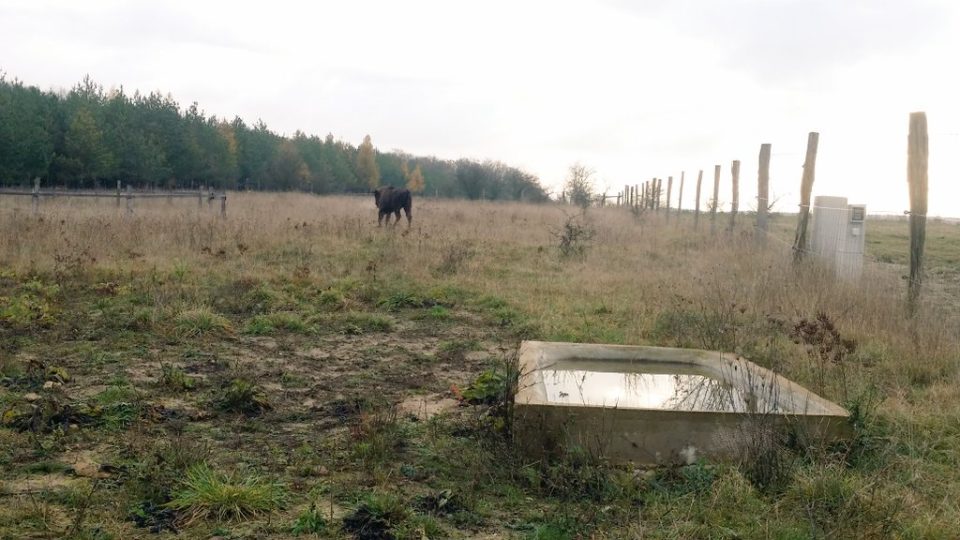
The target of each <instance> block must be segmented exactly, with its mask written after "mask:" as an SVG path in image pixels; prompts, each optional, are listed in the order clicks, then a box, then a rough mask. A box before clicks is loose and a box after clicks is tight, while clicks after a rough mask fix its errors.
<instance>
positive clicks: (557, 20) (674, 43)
mask: <svg viewBox="0 0 960 540" xmlns="http://www.w3.org/2000/svg"><path fill="white" fill-rule="evenodd" d="M301 4H303V5H301ZM958 57H960V2H955V1H953V0H939V1H933V0H911V1H893V0H870V1H867V0H729V1H722V0H689V1H667V0H650V1H645V2H644V1H634V2H631V1H627V0H609V1H605V2H601V1H593V2H587V1H569V2H564V1H543V2H540V1H537V2H534V1H530V2H523V1H520V0H513V1H500V0H487V1H484V2H469V3H468V2H456V1H451V0H446V1H444V0H438V1H419V0H405V1H402V2H400V1H371V0H368V1H366V2H345V1H342V0H341V1H338V2H302V3H301V2H292V1H284V0H273V1H270V2H239V1H231V2H214V1H196V0H195V1H191V2H182V1H165V2H157V1H151V2H134V1H122V0H115V1H107V0H86V1H83V2H77V1H62V2H53V1H43V0H13V1H11V0H0V70H3V71H5V72H6V73H7V76H8V77H11V78H12V77H16V78H19V79H21V80H23V81H24V82H26V83H28V84H34V85H37V86H40V87H41V88H44V89H51V88H53V89H59V88H63V87H67V88H69V87H71V86H73V85H74V84H75V83H77V82H78V81H80V80H81V79H82V78H83V77H84V75H86V74H89V75H90V76H91V77H93V78H94V79H95V80H96V81H98V82H100V83H102V84H103V85H104V86H105V87H107V88H108V89H109V88H111V87H118V86H120V85H122V86H123V87H124V88H125V89H126V90H127V91H130V92H132V91H133V90H140V91H145V92H148V91H151V90H160V91H162V92H164V93H167V92H169V93H171V94H172V95H173V96H174V98H176V99H177V100H178V101H179V102H180V103H181V105H188V104H189V103H191V102H193V101H196V102H198V103H199V104H200V107H201V108H202V109H203V110H205V111H206V112H207V113H208V114H216V115H218V116H225V117H227V118H232V117H233V116H235V115H236V116H240V117H242V118H244V119H245V120H247V121H248V122H252V121H255V120H256V119H257V118H262V119H263V120H264V121H265V122H266V123H267V125H268V126H269V127H270V128H272V129H273V130H275V131H278V132H281V133H285V134H291V133H293V132H294V131H295V130H297V129H300V130H303V131H305V132H307V133H314V134H319V135H325V134H326V133H333V134H334V135H335V136H337V137H338V138H343V139H345V140H348V141H350V142H351V143H353V144H359V143H360V141H361V140H362V138H363V136H364V135H365V134H370V135H371V137H372V138H373V142H374V144H375V145H376V146H377V147H378V148H380V149H382V150H391V149H402V150H405V151H407V152H410V153H413V154H419V155H436V156H438V157H442V158H457V157H471V158H476V159H488V158H490V159H497V160H501V161H504V162H507V163H509V164H511V165H514V166H518V167H520V168H523V169H525V170H527V171H529V172H532V173H534V174H537V175H538V176H539V177H540V178H541V181H542V182H543V184H544V185H546V186H548V187H551V188H555V189H559V187H558V186H559V185H560V184H561V183H562V181H563V178H564V176H565V173H566V169H567V168H568V167H569V166H570V165H571V164H572V163H574V162H577V161H579V162H582V163H583V164H585V165H587V166H589V167H590V168H592V169H594V170H595V171H596V179H597V183H598V186H599V187H601V188H602V187H604V186H609V188H610V190H611V192H615V191H617V190H619V189H620V188H621V187H622V186H623V184H625V183H631V184H633V183H639V182H642V181H644V180H647V179H649V178H651V177H654V176H659V177H663V178H666V177H667V176H669V175H673V176H675V177H679V176H680V173H681V171H686V175H687V187H686V188H685V191H686V193H685V195H684V199H685V202H684V205H685V206H688V207H689V206H691V205H692V194H693V189H692V185H691V178H693V179H695V177H696V172H697V170H698V169H704V171H705V177H706V179H711V180H712V174H713V165H714V164H717V163H719V164H722V165H723V177H722V182H721V197H720V199H721V201H724V202H728V201H729V200H730V196H729V180H730V178H729V165H730V162H731V160H734V159H739V160H741V162H742V166H741V170H742V172H741V184H742V187H741V203H740V205H741V208H755V199H754V197H755V196H756V186H755V184H756V167H757V165H756V164H757V153H758V151H759V147H760V144H761V143H764V142H769V143H772V144H773V163H772V185H771V191H772V192H773V195H774V196H779V197H782V198H781V200H780V202H779V203H778V205H777V209H780V210H787V211H793V210H795V209H796V204H797V196H798V195H797V194H798V190H799V183H800V174H801V170H802V167H801V166H802V163H803V153H804V149H805V145H806V139H807V133H808V132H809V131H819V132H820V134H821V135H820V154H819V160H818V167H817V180H816V184H815V186H814V194H825V195H839V196H847V197H848V198H849V199H850V200H851V202H863V203H866V204H868V206H869V209H870V210H880V211H903V210H904V209H906V208H908V200H907V185H906V139H907V126H908V117H909V113H910V112H911V111H919V110H922V111H926V112H927V115H928V119H929V124H930V212H931V213H932V214H939V215H951V216H960V74H958V73H960V70H958V65H960V64H958ZM706 179H705V188H704V191H706V185H707V182H706ZM704 198H706V195H705V196H704Z"/></svg>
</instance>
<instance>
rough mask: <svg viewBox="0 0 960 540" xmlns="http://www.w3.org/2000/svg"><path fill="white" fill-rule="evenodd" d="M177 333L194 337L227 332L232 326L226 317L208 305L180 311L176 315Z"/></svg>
mask: <svg viewBox="0 0 960 540" xmlns="http://www.w3.org/2000/svg"><path fill="white" fill-rule="evenodd" d="M175 324H176V330H177V334H179V335H180V336H182V337H196V336H202V335H207V334H227V333H230V332H231V331H232V330H233V326H232V325H231V324H230V321H229V320H227V318H226V317H224V316H223V315H220V314H219V313H216V312H214V311H213V310H212V309H210V308H209V307H199V308H194V309H187V310H184V311H181V312H180V313H178V314H177V317H176V321H175Z"/></svg>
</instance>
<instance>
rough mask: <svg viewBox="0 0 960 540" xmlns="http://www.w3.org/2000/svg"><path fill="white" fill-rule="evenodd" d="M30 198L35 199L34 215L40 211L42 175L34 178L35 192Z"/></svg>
mask: <svg viewBox="0 0 960 540" xmlns="http://www.w3.org/2000/svg"><path fill="white" fill-rule="evenodd" d="M30 198H31V199H32V200H33V215H37V214H39V213H40V177H39V176H38V177H37V178H34V179H33V192H32V193H31V196H30Z"/></svg>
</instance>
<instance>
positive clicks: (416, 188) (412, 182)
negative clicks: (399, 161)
mask: <svg viewBox="0 0 960 540" xmlns="http://www.w3.org/2000/svg"><path fill="white" fill-rule="evenodd" d="M403 168H404V169H406V168H407V167H406V164H404V167H403ZM404 176H405V177H406V178H407V189H409V190H410V191H412V192H414V193H420V192H421V191H423V188H424V187H426V186H425V184H424V182H423V171H421V170H420V165H417V166H416V167H414V168H413V171H410V172H409V173H404Z"/></svg>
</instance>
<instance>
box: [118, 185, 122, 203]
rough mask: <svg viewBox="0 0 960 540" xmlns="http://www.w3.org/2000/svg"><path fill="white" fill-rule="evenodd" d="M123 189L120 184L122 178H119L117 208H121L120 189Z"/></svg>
mask: <svg viewBox="0 0 960 540" xmlns="http://www.w3.org/2000/svg"><path fill="white" fill-rule="evenodd" d="M121 189H122V188H121V186H120V180H117V208H120V190H121Z"/></svg>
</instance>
